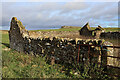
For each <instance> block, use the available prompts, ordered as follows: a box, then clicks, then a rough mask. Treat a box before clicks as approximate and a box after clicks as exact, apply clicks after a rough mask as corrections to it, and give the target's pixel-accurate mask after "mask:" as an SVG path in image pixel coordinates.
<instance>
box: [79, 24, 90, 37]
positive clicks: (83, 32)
mask: <svg viewBox="0 0 120 80" xmlns="http://www.w3.org/2000/svg"><path fill="white" fill-rule="evenodd" d="M80 35H84V36H92V30H91V29H90V26H89V23H86V24H85V25H84V26H83V27H82V28H81V29H80Z"/></svg>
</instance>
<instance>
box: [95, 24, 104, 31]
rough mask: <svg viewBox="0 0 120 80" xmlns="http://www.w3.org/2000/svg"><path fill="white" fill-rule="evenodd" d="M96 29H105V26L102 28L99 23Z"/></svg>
mask: <svg viewBox="0 0 120 80" xmlns="http://www.w3.org/2000/svg"><path fill="white" fill-rule="evenodd" d="M95 30H104V28H102V27H101V26H100V25H98V27H97V28H96V29H95Z"/></svg>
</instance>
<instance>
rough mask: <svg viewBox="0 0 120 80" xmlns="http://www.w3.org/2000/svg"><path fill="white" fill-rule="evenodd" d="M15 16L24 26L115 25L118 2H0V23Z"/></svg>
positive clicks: (8, 21)
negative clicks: (0, 9)
mask: <svg viewBox="0 0 120 80" xmlns="http://www.w3.org/2000/svg"><path fill="white" fill-rule="evenodd" d="M13 16H15V17H17V18H18V19H19V20H20V21H21V22H22V23H23V25H24V26H26V28H27V29H29V30H30V29H38V28H46V27H55V28H59V27H60V26H63V25H66V26H81V27H82V26H83V25H84V24H85V23H87V22H89V24H90V26H91V27H96V26H97V25H101V26H102V27H118V2H2V18H1V19H2V27H5V28H7V29H8V28H9V27H8V26H10V20H11V18H12V17H13Z"/></svg>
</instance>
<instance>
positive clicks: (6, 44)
mask: <svg viewBox="0 0 120 80" xmlns="http://www.w3.org/2000/svg"><path fill="white" fill-rule="evenodd" d="M2 44H3V45H5V46H6V47H8V48H10V44H8V43H2Z"/></svg>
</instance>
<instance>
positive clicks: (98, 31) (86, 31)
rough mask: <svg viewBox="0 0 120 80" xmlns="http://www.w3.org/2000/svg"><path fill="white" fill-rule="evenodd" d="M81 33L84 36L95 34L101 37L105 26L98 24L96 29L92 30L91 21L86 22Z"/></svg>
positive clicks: (94, 35) (96, 36)
mask: <svg viewBox="0 0 120 80" xmlns="http://www.w3.org/2000/svg"><path fill="white" fill-rule="evenodd" d="M79 32H80V35H83V36H93V37H95V38H99V37H100V34H101V33H102V32H104V28H102V27H101V26H99V25H98V27H97V28H96V29H95V30H91V28H90V26H89V23H87V24H85V25H84V26H83V27H82V28H81V29H80V30H79Z"/></svg>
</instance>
